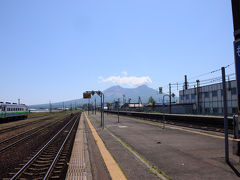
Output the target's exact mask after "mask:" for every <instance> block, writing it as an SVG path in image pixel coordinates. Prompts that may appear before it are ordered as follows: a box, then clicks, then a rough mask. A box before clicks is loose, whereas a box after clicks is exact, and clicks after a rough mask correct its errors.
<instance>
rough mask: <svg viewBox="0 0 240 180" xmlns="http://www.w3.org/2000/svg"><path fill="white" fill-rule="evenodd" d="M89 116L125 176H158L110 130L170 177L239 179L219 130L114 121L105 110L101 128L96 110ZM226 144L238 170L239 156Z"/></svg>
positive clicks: (146, 177)
mask: <svg viewBox="0 0 240 180" xmlns="http://www.w3.org/2000/svg"><path fill="white" fill-rule="evenodd" d="M89 118H90V119H91V122H92V123H93V125H94V126H95V128H96V130H97V132H98V134H99V135H100V137H101V138H102V140H103V142H104V143H105V145H106V147H107V148H108V150H109V151H110V153H111V154H112V155H113V157H114V159H115V160H116V161H117V162H118V164H119V166H120V167H121V169H122V170H123V172H124V173H125V175H126V177H127V178H128V179H158V177H157V176H156V175H155V174H153V173H152V172H151V171H150V170H149V168H148V167H146V165H144V163H142V162H141V161H140V160H139V159H138V158H136V157H135V156H134V155H133V153H131V152H129V151H128V150H127V149H126V148H125V147H124V146H123V145H122V144H121V143H119V142H118V141H117V140H116V139H115V138H114V137H113V136H112V135H111V133H112V134H113V135H115V136H116V137H118V138H120V139H121V140H122V141H123V142H124V143H126V144H127V145H128V146H129V147H131V148H132V149H133V150H134V151H135V152H137V153H138V155H139V156H140V157H142V158H143V159H145V161H147V162H148V163H150V164H151V165H154V166H156V168H157V169H158V170H159V172H163V173H164V174H166V175H167V176H168V177H169V178H171V179H224V180H225V179H239V177H238V176H237V175H236V174H235V173H234V172H233V170H232V169H231V168H230V167H229V166H228V165H227V164H226V163H225V161H224V155H225V154H224V139H221V138H218V136H221V137H222V136H223V134H220V133H218V134H217V133H210V134H214V135H215V136H216V137H213V136H208V135H206V134H207V133H208V132H206V133H205V134H199V133H194V132H198V130H195V129H192V130H191V131H192V132H187V131H184V130H181V129H174V128H173V129H171V128H165V129H162V128H161V127H159V126H157V125H149V124H145V123H143V122H144V121H143V120H139V119H134V118H128V117H120V123H117V116H116V115H110V114H109V115H106V114H105V126H106V128H105V129H104V130H102V128H101V127H100V124H99V123H97V121H96V120H100V114H97V115H96V116H95V115H92V114H91V113H90V114H89ZM187 129H189V128H187ZM108 131H110V133H109V132H108ZM200 132H202V131H200ZM88 140H89V142H88V143H93V142H90V141H92V140H91V138H88ZM229 147H230V161H231V163H232V164H233V165H234V167H235V168H236V169H238V170H240V166H239V162H238V160H239V159H238V157H237V156H234V155H232V152H231V149H232V143H231V142H230V146H229ZM91 154H92V156H94V155H93V153H90V156H91ZM92 158H94V157H92Z"/></svg>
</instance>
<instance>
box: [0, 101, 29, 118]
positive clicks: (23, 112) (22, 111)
mask: <svg viewBox="0 0 240 180" xmlns="http://www.w3.org/2000/svg"><path fill="white" fill-rule="evenodd" d="M28 114H29V108H28V106H27V105H25V104H17V103H10V102H5V103H4V102H0V119H26V118H27V117H28Z"/></svg>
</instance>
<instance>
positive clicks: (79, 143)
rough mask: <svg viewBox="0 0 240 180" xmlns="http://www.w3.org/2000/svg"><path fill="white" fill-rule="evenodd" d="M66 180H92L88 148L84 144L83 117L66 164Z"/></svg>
mask: <svg viewBox="0 0 240 180" xmlns="http://www.w3.org/2000/svg"><path fill="white" fill-rule="evenodd" d="M66 179H67V180H78V179H79V180H81V179H82V180H85V179H88V180H92V173H91V167H90V161H89V154H88V146H87V143H86V135H85V124H84V117H83V116H81V118H80V121H79V124H78V128H77V133H76V136H75V140H74V145H73V149H72V154H71V159H70V162H69V164H68V171H67V175H66Z"/></svg>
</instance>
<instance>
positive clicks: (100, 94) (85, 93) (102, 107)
mask: <svg viewBox="0 0 240 180" xmlns="http://www.w3.org/2000/svg"><path fill="white" fill-rule="evenodd" d="M94 94H97V95H99V96H100V98H101V126H102V128H104V94H103V93H102V92H101V91H86V92H84V93H83V98H85V99H90V98H91V96H93V95H94ZM95 102H96V101H95ZM95 104H96V103H95Z"/></svg>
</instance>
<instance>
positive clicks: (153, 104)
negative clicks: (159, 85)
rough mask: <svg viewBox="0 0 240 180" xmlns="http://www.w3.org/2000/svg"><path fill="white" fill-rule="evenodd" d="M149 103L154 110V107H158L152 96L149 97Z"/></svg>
mask: <svg viewBox="0 0 240 180" xmlns="http://www.w3.org/2000/svg"><path fill="white" fill-rule="evenodd" d="M148 103H149V104H152V107H153V108H154V106H155V105H156V101H155V99H153V97H152V96H150V97H149V99H148Z"/></svg>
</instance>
